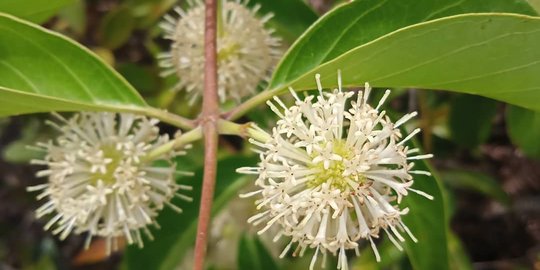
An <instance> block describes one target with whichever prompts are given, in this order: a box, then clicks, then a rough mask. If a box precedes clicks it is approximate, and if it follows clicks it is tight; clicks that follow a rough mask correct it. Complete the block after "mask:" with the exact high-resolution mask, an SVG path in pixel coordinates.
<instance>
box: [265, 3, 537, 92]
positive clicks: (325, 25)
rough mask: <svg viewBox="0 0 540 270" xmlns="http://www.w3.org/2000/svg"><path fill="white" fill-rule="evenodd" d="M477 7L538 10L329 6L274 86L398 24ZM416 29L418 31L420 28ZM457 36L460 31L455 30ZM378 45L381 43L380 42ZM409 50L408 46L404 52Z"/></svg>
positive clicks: (458, 5)
mask: <svg viewBox="0 0 540 270" xmlns="http://www.w3.org/2000/svg"><path fill="white" fill-rule="evenodd" d="M478 12H511V13H521V14H527V15H535V14H536V13H535V11H534V10H533V9H532V8H531V7H530V6H529V5H528V4H527V2H526V1H525V0H510V1H509V0H491V1H490V2H489V5H486V4H485V3H482V2H479V1H477V0H461V1H456V0H363V1H351V2H350V3H348V4H344V5H342V6H341V7H339V8H336V9H335V10H333V11H331V12H328V13H327V14H326V15H325V16H323V17H321V19H320V20H319V21H317V23H315V24H314V25H313V26H311V27H310V29H309V30H308V31H307V32H306V33H305V34H303V35H302V37H301V38H300V39H299V40H298V41H297V42H296V43H295V44H294V45H293V47H291V49H290V50H289V51H288V53H287V55H286V56H285V58H284V59H283V60H282V62H281V64H280V65H279V67H278V68H277V70H276V72H275V73H274V78H273V80H272V82H271V86H272V88H274V87H277V86H279V85H281V84H284V83H286V82H290V81H292V80H294V79H296V78H298V77H300V76H302V75H303V74H305V73H307V72H309V71H311V70H312V69H315V68H316V67H317V66H319V65H321V64H323V63H326V62H328V61H330V60H332V59H335V58H337V57H339V56H341V55H342V54H343V53H345V52H347V51H349V50H352V49H354V48H356V47H358V46H361V45H364V44H367V43H369V42H371V41H374V40H376V39H378V38H380V37H382V36H384V35H387V34H389V33H391V32H393V31H396V30H398V29H401V28H404V27H408V26H410V25H414V24H417V23H421V22H425V21H429V20H433V19H437V18H442V17H445V16H451V15H457V14H463V13H478ZM501 30H502V29H501ZM505 33H506V32H505ZM411 34H412V35H413V36H414V35H415V33H411ZM455 37H460V36H459V35H458V34H457V33H456V34H455ZM433 38H434V41H437V42H438V45H442V44H445V43H448V42H447V40H446V39H447V38H448V36H441V35H437V36H433ZM441 38H442V39H441ZM412 41H414V40H412ZM407 42H411V40H407ZM465 42H467V41H465ZM469 43H470V42H469ZM413 45H416V46H417V47H418V46H419V45H421V44H419V43H414V44H413ZM445 45H447V46H450V47H456V46H452V45H454V44H452V43H449V44H445ZM378 48H381V47H380V46H378ZM381 49H382V48H381ZM406 53H408V52H407V51H404V52H403V54H406ZM363 57H368V56H363ZM373 58H379V57H373ZM357 59H362V58H357ZM385 60H386V59H385ZM397 61H399V59H394V60H393V61H390V62H386V61H378V62H379V63H380V64H379V65H388V66H392V65H393V64H394V62H397ZM471 62H473V61H471ZM403 64H408V63H403ZM411 64H414V62H413V63H411ZM408 66H411V65H408ZM367 68H371V69H376V71H379V72H384V71H385V70H384V69H383V70H379V69H380V67H378V66H376V67H367ZM361 72H362V70H359V71H358V73H361ZM387 86H388V85H387Z"/></svg>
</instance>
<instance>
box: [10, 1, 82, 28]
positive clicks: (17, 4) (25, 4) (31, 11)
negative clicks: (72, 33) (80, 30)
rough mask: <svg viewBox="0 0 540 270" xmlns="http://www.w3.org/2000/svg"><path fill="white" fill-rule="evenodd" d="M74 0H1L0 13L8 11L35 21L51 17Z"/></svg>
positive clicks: (38, 21) (42, 20)
mask: <svg viewBox="0 0 540 270" xmlns="http://www.w3.org/2000/svg"><path fill="white" fill-rule="evenodd" d="M72 2H73V0H46V1H44V0H1V1H0V13H7V14H11V15H14V16H17V17H19V18H21V19H25V20H28V21H31V22H35V23H42V22H45V21H47V20H48V19H49V18H51V17H52V16H53V15H54V14H56V12H58V11H59V10H60V9H61V8H63V7H64V6H66V5H68V4H70V3H72Z"/></svg>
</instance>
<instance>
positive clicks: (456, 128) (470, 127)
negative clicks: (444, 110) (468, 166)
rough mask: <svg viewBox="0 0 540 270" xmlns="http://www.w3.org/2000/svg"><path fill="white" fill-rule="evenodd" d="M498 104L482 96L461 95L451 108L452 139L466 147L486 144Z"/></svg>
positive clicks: (449, 119)
mask: <svg viewBox="0 0 540 270" xmlns="http://www.w3.org/2000/svg"><path fill="white" fill-rule="evenodd" d="M496 113H497V102H496V101H494V100H491V99H487V98H484V97H480V96H473V95H460V96H458V97H456V98H455V99H454V100H453V101H452V103H451V106H450V115H449V117H448V126H449V128H450V134H451V136H452V139H453V140H454V142H456V143H457V144H459V145H461V146H464V147H470V148H472V147H476V146H478V145H479V144H481V143H484V142H485V141H486V140H487V139H488V137H489V134H490V133H491V126H492V121H493V118H494V117H495V114H496Z"/></svg>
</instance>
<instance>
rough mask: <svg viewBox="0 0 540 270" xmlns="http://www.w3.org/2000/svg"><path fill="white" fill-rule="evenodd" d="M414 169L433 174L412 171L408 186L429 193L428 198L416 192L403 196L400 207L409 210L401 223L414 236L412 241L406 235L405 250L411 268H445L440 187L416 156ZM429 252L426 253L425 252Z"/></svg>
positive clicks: (444, 208) (443, 225) (435, 176)
mask: <svg viewBox="0 0 540 270" xmlns="http://www.w3.org/2000/svg"><path fill="white" fill-rule="evenodd" d="M414 169H415V170H424V171H430V172H431V173H432V174H434V175H433V176H426V175H415V176H414V184H413V186H412V188H415V189H418V190H421V191H423V192H425V193H427V194H430V195H431V196H433V200H432V201H430V200H428V199H426V198H424V197H423V196H420V195H418V194H416V193H413V192H409V195H408V196H406V197H405V198H404V199H403V204H404V207H409V209H410V212H409V213H408V214H407V215H405V216H404V217H403V223H405V225H407V226H408V227H409V229H410V230H411V232H412V233H413V235H414V236H415V237H416V238H417V239H418V242H417V243H415V242H413V241H412V240H411V239H407V241H405V243H404V248H405V251H406V252H407V254H408V257H409V261H410V262H411V265H412V266H413V269H438V270H445V269H448V266H449V264H448V247H447V239H446V232H447V231H448V223H447V216H446V215H447V214H446V211H445V210H446V206H445V204H446V202H445V197H444V195H443V192H442V190H443V187H442V185H441V182H440V180H439V179H438V177H437V175H436V174H435V171H434V170H433V169H431V168H430V167H429V165H428V164H427V163H426V162H425V161H423V160H419V161H417V162H415V166H414ZM426 254H429V256H426Z"/></svg>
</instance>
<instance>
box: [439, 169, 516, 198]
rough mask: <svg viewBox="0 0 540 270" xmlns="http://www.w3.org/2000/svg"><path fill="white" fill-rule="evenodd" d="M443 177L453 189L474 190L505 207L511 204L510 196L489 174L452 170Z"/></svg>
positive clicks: (443, 174)
mask: <svg viewBox="0 0 540 270" xmlns="http://www.w3.org/2000/svg"><path fill="white" fill-rule="evenodd" d="M441 177H442V179H443V180H444V182H445V183H447V184H448V185H449V186H451V187H456V188H465V189H469V190H474V191H477V192H480V193H482V194H484V195H487V196H488V197H491V198H493V199H495V200H497V201H499V202H500V203H502V204H504V205H509V204H510V197H508V194H506V192H504V190H503V189H502V187H501V185H500V184H499V183H498V182H497V181H495V179H493V178H492V177H491V176H489V175H487V174H484V173H480V172H473V171H465V170H452V171H443V172H441Z"/></svg>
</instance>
